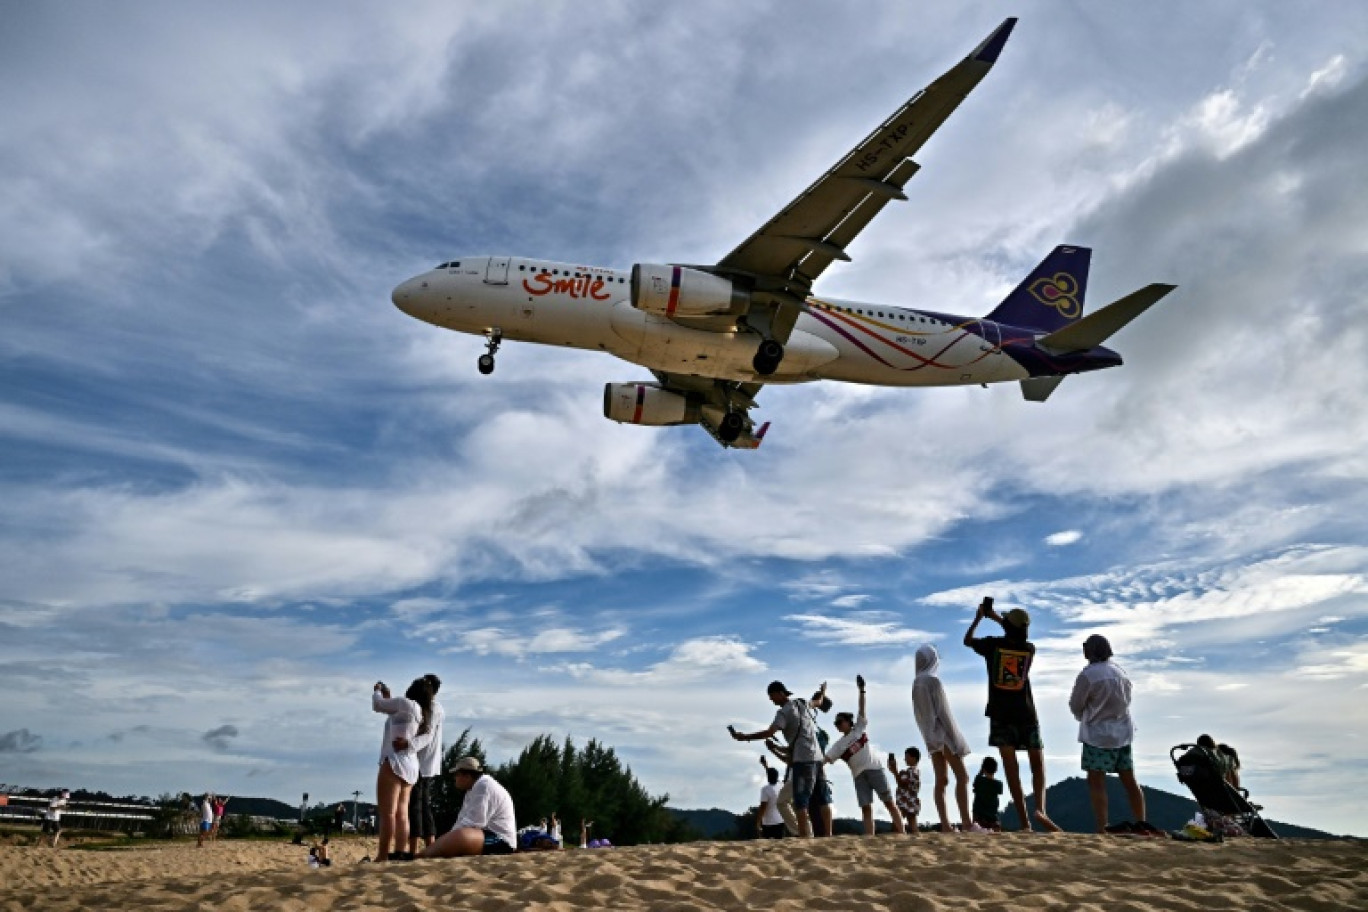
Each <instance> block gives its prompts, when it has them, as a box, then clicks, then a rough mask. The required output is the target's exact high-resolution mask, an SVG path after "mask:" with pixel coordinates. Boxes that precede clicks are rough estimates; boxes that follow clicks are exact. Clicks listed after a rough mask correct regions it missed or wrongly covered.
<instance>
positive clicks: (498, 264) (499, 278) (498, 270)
mask: <svg viewBox="0 0 1368 912" xmlns="http://www.w3.org/2000/svg"><path fill="white" fill-rule="evenodd" d="M484 280H485V284H486V285H507V284H508V257H490V258H489V265H488V266H486V267H485V278H484Z"/></svg>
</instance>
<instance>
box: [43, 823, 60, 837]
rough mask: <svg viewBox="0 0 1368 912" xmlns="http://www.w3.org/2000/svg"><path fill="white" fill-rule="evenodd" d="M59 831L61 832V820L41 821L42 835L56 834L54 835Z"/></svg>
mask: <svg viewBox="0 0 1368 912" xmlns="http://www.w3.org/2000/svg"><path fill="white" fill-rule="evenodd" d="M60 832H62V821H60V820H44V821H43V833H42V835H44V836H49V835H51V836H56V835H57V834H58V833H60Z"/></svg>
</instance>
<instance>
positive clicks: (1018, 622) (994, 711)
mask: <svg viewBox="0 0 1368 912" xmlns="http://www.w3.org/2000/svg"><path fill="white" fill-rule="evenodd" d="M984 618H992V619H993V620H994V621H996V622H997V623H998V624H1000V625H1001V626H1002V631H1003V636H1000V637H983V638H982V639H975V637H974V631H975V630H977V629H978V625H979V622H980V621H982V620H983V619H984ZM1030 625H1031V616H1030V615H1029V614H1027V613H1026V611H1025V610H1024V609H1021V608H1013V609H1012V610H1011V611H1009V612H1007V615H1006V617H1003V616H1002V615H1000V614H998V613H997V612H996V611H995V610H993V599H992V598H991V597H989V598H985V599H984V600H983V603H982V604H981V605H979V607H978V611H976V612H975V613H974V622H973V623H972V624H970V625H969V630H968V631H967V632H965V634H964V645H965V646H968V647H969V648H970V649H972V650H974V652H977V653H978V654H979V655H981V656H983V658H984V661H985V662H987V665H988V708H987V709H986V710H985V711H984V715H986V716H987V717H988V719H989V722H990V725H989V733H988V745H989V747H996V748H997V749H998V753H1000V754H1001V755H1002V772H1003V774H1004V776H1005V778H1006V779H1007V787H1008V788H1009V789H1011V792H1012V802H1013V803H1014V804H1015V805H1016V811H1017V818H1018V819H1019V820H1020V821H1021V829H1022V830H1030V829H1032V827H1031V821H1032V819H1034V820H1035V822H1036V823H1038V824H1040V825H1041V826H1042V827H1043V828H1045V829H1046V830H1049V831H1050V832H1052V833H1058V832H1060V829H1059V827H1058V826H1057V825H1056V824H1055V822H1054V821H1053V820H1051V819H1050V815H1049V814H1048V813H1047V812H1046V810H1045V742H1044V741H1042V740H1041V737H1040V720H1039V719H1038V718H1037V717H1036V708H1035V700H1034V699H1033V698H1032V697H1031V679H1030V673H1031V662H1032V660H1033V659H1034V658H1035V645H1034V644H1032V643H1031V642H1030V640H1028V639H1027V638H1026V633H1027V630H1028V629H1029V628H1030ZM1023 748H1024V749H1025V750H1026V754H1027V756H1028V757H1029V758H1030V762H1031V791H1032V794H1033V796H1034V797H1035V815H1034V818H1032V817H1028V816H1027V815H1026V799H1025V798H1024V797H1023V796H1022V793H1021V775H1020V773H1019V772H1018V770H1017V756H1016V755H1017V751H1019V750H1022V749H1023Z"/></svg>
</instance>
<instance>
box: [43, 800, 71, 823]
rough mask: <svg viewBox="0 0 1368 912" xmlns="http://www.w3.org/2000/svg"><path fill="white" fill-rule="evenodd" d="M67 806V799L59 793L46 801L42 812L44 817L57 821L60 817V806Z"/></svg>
mask: <svg viewBox="0 0 1368 912" xmlns="http://www.w3.org/2000/svg"><path fill="white" fill-rule="evenodd" d="M66 806H67V800H66V799H65V798H63V797H62V796H61V795H58V796H57V797H56V798H53V799H51V800H49V801H48V806H47V811H46V812H45V813H44V814H43V817H44V819H46V820H51V821H52V822H53V823H57V822H59V821H60V820H61V819H62V808H64V807H66Z"/></svg>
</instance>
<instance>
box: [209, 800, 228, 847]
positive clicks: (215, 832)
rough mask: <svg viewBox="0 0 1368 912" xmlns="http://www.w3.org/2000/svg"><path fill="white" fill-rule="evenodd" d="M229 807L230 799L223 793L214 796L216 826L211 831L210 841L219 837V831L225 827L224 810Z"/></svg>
mask: <svg viewBox="0 0 1368 912" xmlns="http://www.w3.org/2000/svg"><path fill="white" fill-rule="evenodd" d="M227 807H228V799H227V798H226V797H224V796H223V795H215V796H214V826H213V829H211V830H210V831H209V841H210V842H213V841H214V840H216V839H218V837H219V831H220V830H221V829H223V812H224V810H225V809H226V808H227Z"/></svg>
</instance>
